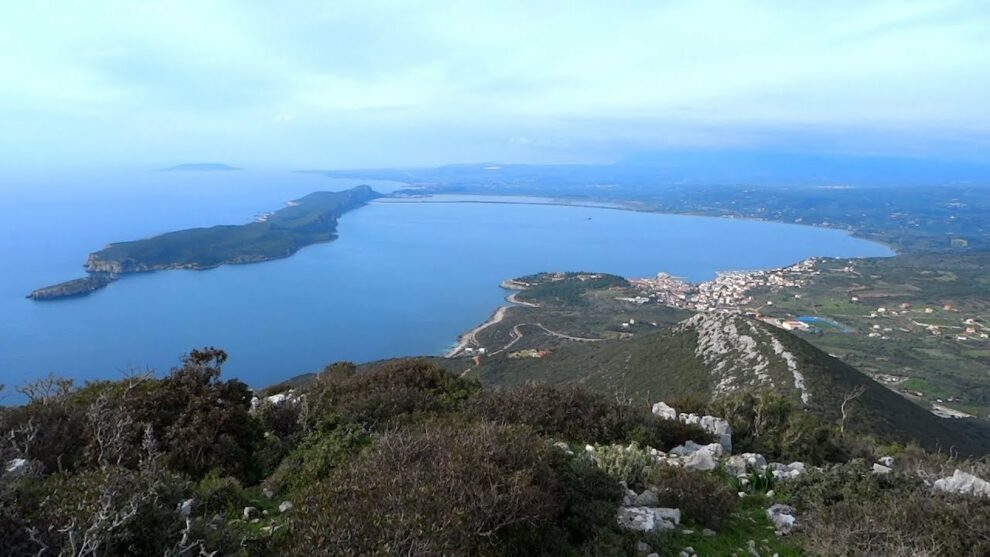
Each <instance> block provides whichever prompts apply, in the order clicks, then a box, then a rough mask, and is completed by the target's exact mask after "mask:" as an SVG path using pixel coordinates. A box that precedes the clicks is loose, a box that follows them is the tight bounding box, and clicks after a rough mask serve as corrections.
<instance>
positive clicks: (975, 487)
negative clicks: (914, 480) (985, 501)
mask: <svg viewBox="0 0 990 557" xmlns="http://www.w3.org/2000/svg"><path fill="white" fill-rule="evenodd" d="M934 488H935V491H940V492H943V493H958V494H960V495H975V496H977V497H990V482H988V481H986V480H984V479H981V478H978V477H976V476H974V475H972V474H970V473H968V472H963V471H962V470H959V469H957V470H956V471H955V472H953V473H952V476H950V477H948V478H942V479H941V480H935V486H934Z"/></svg>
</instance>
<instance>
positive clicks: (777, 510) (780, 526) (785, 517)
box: [767, 503, 797, 535]
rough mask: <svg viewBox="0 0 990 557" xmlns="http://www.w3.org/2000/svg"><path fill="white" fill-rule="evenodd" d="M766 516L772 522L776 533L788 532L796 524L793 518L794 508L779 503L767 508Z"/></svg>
mask: <svg viewBox="0 0 990 557" xmlns="http://www.w3.org/2000/svg"><path fill="white" fill-rule="evenodd" d="M767 518H768V519H769V520H770V522H771V523H773V527H774V528H775V529H776V531H777V534H778V535H782V534H790V533H791V531H792V530H794V526H795V525H796V524H797V519H796V518H794V509H793V508H792V507H789V506H787V505H782V504H780V503H777V504H776V505H774V506H772V507H770V508H769V509H767Z"/></svg>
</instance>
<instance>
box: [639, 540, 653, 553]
mask: <svg viewBox="0 0 990 557" xmlns="http://www.w3.org/2000/svg"><path fill="white" fill-rule="evenodd" d="M652 551H653V548H652V547H650V544H648V543H646V542H644V541H638V542H636V553H639V554H640V555H645V554H647V553H650V552H652Z"/></svg>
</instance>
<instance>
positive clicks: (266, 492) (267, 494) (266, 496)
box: [261, 487, 275, 499]
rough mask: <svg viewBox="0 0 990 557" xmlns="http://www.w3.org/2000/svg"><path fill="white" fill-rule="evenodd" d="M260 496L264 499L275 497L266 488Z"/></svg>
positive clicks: (272, 492) (273, 493)
mask: <svg viewBox="0 0 990 557" xmlns="http://www.w3.org/2000/svg"><path fill="white" fill-rule="evenodd" d="M261 494H262V495H264V496H265V499H271V498H272V497H275V492H274V491H272V490H270V489H268V488H267V487H266V488H265V489H263V490H262V491H261Z"/></svg>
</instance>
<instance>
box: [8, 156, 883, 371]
mask: <svg viewBox="0 0 990 557" xmlns="http://www.w3.org/2000/svg"><path fill="white" fill-rule="evenodd" d="M356 183H357V182H347V181H340V180H334V181H331V180H327V179H325V178H322V177H320V176H318V175H315V174H298V173H288V172H255V171H251V172H248V171H243V172H154V171H139V172H127V173H123V172H122V173H105V174H99V173H92V172H87V173H78V174H71V175H64V176H43V177H31V176H21V177H9V178H6V179H4V181H3V182H2V184H0V211H2V219H0V256H2V262H3V267H4V268H3V271H2V273H0V383H6V384H8V385H16V384H20V383H23V382H25V381H28V380H31V379H33V378H36V377H38V376H40V375H43V374H46V373H48V372H54V373H56V374H61V375H66V376H70V377H73V378H76V379H78V380H84V379H92V378H117V377H119V375H120V372H121V371H122V370H126V369H129V368H138V369H145V368H150V369H154V370H157V371H159V372H164V371H167V370H168V369H169V368H171V367H172V366H173V365H175V363H176V362H177V361H178V357H179V356H180V355H181V354H183V353H184V352H187V351H188V350H189V349H191V348H196V347H202V346H207V345H212V346H218V347H222V348H224V349H226V350H227V351H228V352H229V353H230V356H231V357H230V361H229V364H228V367H227V368H226V370H225V374H226V375H228V376H231V375H236V376H238V377H240V378H242V379H243V380H245V381H247V382H248V383H250V384H251V385H254V386H263V385H266V384H269V383H273V382H276V381H279V380H282V379H284V378H287V377H289V376H291V375H294V374H298V373H302V372H306V371H312V370H315V369H318V368H320V367H321V366H323V365H324V364H326V363H329V362H332V361H336V360H353V361H367V360H373V359H379V358H386V357H392V356H400V355H416V354H439V353H441V352H443V351H444V350H445V349H446V348H448V347H449V346H450V345H452V344H453V343H454V341H455V340H456V338H457V336H458V334H460V333H462V332H464V331H465V330H467V329H469V328H471V327H472V326H474V325H476V324H478V323H479V322H481V321H483V320H484V319H485V318H486V317H487V316H488V315H489V314H490V313H491V312H492V311H493V310H494V309H495V308H496V307H498V305H499V304H500V303H501V301H502V298H503V296H504V295H505V293H504V292H503V291H502V290H501V289H500V288H499V287H498V284H499V282H500V281H501V280H502V279H505V278H509V277H515V276H519V275H524V274H529V273H534V272H538V271H545V270H575V271H576V270H588V271H605V272H610V273H616V274H619V275H623V276H629V277H636V276H648V275H653V274H655V273H657V272H659V271H665V272H668V273H671V274H674V275H679V276H683V277H687V278H688V279H691V280H704V279H708V278H710V277H712V276H714V274H715V272H716V271H721V270H733V269H756V268H770V267H779V266H783V265H788V264H791V263H794V262H797V261H799V260H801V259H803V258H806V257H810V256H842V257H853V256H878V255H890V254H891V252H890V250H888V249H887V248H886V247H884V246H881V245H879V244H875V243H871V242H868V241H865V240H859V239H855V238H851V237H849V236H848V235H846V234H844V233H842V232H839V231H834V230H823V229H816V228H810V227H804V226H795V225H784V224H773V223H764V222H753V221H742V220H724V219H714V218H703V217H686V216H671V215H657V214H647V213H634V212H628V211H619V210H613V209H604V208H584V207H561V206H553V205H532V204H504V203H475V202H454V203H397V202H376V203H373V204H371V205H369V206H367V207H364V208H361V209H358V210H357V211H354V212H351V213H348V214H347V215H345V216H344V217H343V218H342V219H341V221H340V226H339V230H338V232H339V234H340V238H339V239H338V240H337V241H334V242H331V243H327V244H321V245H315V246H311V247H308V248H305V249H304V250H302V251H300V252H299V253H297V254H296V255H295V256H293V257H291V258H288V259H284V260H280V261H273V262H267V263H261V264H255V265H245V266H227V267H221V268H219V269H214V270H210V271H169V272H160V273H154V274H148V275H137V276H128V277H125V278H124V279H122V280H120V281H118V282H116V283H114V284H112V285H111V286H110V287H109V288H106V289H104V290H101V291H99V292H96V293H95V294H93V295H91V296H88V297H83V298H75V299H66V300H60V301H55V302H47V303H41V302H32V301H30V300H27V299H25V298H24V296H25V295H26V294H27V293H28V292H30V291H31V290H33V289H34V288H37V287H39V286H45V285H48V284H51V283H55V282H60V281H62V280H67V279H71V278H77V277H80V276H83V273H82V264H83V262H84V261H85V259H86V255H87V254H88V253H89V252H91V251H94V250H97V249H99V248H101V247H102V246H103V245H104V244H106V243H108V242H111V241H122V240H131V239H138V238H142V237H147V236H150V235H153V234H157V233H161V232H167V231H170V230H176V229H182V228H188V227H192V226H207V225H213V224H224V223H234V224H236V223H243V222H248V221H250V220H251V219H252V217H253V216H254V215H255V214H257V213H259V212H263V211H270V210H273V209H277V208H279V207H281V206H283V205H284V202H285V201H287V200H290V199H293V198H298V197H301V196H303V195H305V194H307V193H309V192H312V191H316V190H336V189H345V188H347V187H351V186H352V185H355V184H356ZM365 183H367V181H365ZM371 185H372V186H373V187H375V188H376V189H378V190H379V191H389V190H390V189H391V188H394V187H395V185H394V184H385V183H372V184H371ZM468 199H470V198H460V200H468ZM447 200H448V201H458V199H457V198H453V199H451V198H447Z"/></svg>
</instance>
